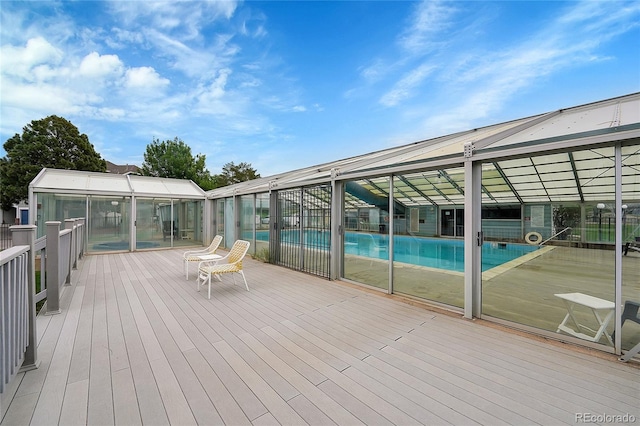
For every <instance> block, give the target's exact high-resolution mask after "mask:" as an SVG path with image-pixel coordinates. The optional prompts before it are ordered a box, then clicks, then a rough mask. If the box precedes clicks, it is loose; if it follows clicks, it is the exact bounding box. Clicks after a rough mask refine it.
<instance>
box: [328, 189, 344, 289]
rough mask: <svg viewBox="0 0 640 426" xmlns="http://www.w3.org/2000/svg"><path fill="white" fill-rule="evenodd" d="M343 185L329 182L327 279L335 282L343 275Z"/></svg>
mask: <svg viewBox="0 0 640 426" xmlns="http://www.w3.org/2000/svg"><path fill="white" fill-rule="evenodd" d="M343 191H344V185H343V183H342V181H336V180H332V181H331V247H330V248H329V250H330V251H329V253H330V256H329V259H330V262H331V264H330V266H329V279H330V280H337V279H339V278H340V277H342V275H343V265H344V261H343V259H344V244H343V241H344V213H343V209H344V192H343Z"/></svg>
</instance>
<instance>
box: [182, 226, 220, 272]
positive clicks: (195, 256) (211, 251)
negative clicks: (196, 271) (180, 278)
mask: <svg viewBox="0 0 640 426" xmlns="http://www.w3.org/2000/svg"><path fill="white" fill-rule="evenodd" d="M221 242H222V236H220V235H216V236H215V237H213V241H211V244H210V245H209V247H207V248H206V249H199V250H189V251H185V252H184V254H183V255H182V263H183V264H184V275H185V277H186V279H187V280H188V279H189V262H202V261H203V260H220V259H222V256H220V255H217V254H216V250H218V247H220V243H221Z"/></svg>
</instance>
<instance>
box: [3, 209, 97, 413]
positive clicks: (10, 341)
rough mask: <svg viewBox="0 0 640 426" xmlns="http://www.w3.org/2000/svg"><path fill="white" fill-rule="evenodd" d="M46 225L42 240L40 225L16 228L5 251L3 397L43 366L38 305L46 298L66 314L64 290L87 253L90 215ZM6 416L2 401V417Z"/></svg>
mask: <svg viewBox="0 0 640 426" xmlns="http://www.w3.org/2000/svg"><path fill="white" fill-rule="evenodd" d="M46 225H47V235H46V236H45V237H42V238H38V239H36V238H35V237H36V226H35V225H22V226H20V225H18V226H12V227H11V231H12V238H13V244H14V246H13V247H12V248H9V249H7V250H3V251H0V396H2V394H3V393H4V391H5V390H6V389H7V385H9V384H10V383H11V380H12V379H13V378H14V377H15V375H16V374H17V373H18V372H19V371H21V370H29V369H33V368H37V367H38V357H37V342H36V335H37V334H36V329H35V325H36V321H35V317H36V303H38V302H39V301H41V300H44V299H46V304H45V307H46V313H47V314H52V313H58V312H60V296H61V294H62V290H63V288H64V286H65V284H66V285H69V284H70V283H71V270H72V269H73V268H74V267H75V266H76V262H77V261H78V259H80V258H81V257H82V256H83V254H84V246H85V245H84V241H85V221H84V219H68V220H66V221H65V228H66V229H63V230H60V222H47V224H46ZM36 256H39V259H40V268H39V270H40V286H41V289H40V291H38V292H37V293H36V267H37V266H36V265H37V262H36ZM0 401H1V398H0ZM3 414H4V412H3V409H2V406H1V404H0V419H2V416H3Z"/></svg>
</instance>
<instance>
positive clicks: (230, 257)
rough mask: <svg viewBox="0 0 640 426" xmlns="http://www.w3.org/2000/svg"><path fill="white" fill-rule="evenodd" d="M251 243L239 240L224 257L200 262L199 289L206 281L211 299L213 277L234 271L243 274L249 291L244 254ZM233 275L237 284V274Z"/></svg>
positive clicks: (208, 296)
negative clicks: (243, 265)
mask: <svg viewBox="0 0 640 426" xmlns="http://www.w3.org/2000/svg"><path fill="white" fill-rule="evenodd" d="M249 245H250V243H249V241H244V240H237V241H236V242H235V243H233V247H231V251H229V254H227V255H226V256H225V257H223V258H222V259H219V260H210V261H204V262H200V263H199V264H198V291H200V286H201V285H205V283H206V284H207V286H208V287H209V291H208V295H207V298H208V299H211V277H213V276H215V277H219V276H220V275H222V274H232V273H238V274H240V275H242V279H243V281H244V286H245V287H246V289H247V291H249V285H248V284H247V279H246V278H245V276H244V272H243V271H242V259H244V256H245V255H246V254H247V251H248V250H249ZM232 277H233V283H234V284H235V282H236V279H235V276H233V275H232Z"/></svg>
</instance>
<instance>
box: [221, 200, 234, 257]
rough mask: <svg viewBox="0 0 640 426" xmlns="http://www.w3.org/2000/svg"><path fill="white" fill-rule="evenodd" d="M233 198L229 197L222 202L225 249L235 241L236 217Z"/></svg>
mask: <svg viewBox="0 0 640 426" xmlns="http://www.w3.org/2000/svg"><path fill="white" fill-rule="evenodd" d="M234 202H235V198H233V197H229V198H227V199H225V202H224V215H225V217H226V218H227V220H226V221H225V222H224V245H225V247H231V246H233V243H234V242H235V241H236V239H237V238H236V230H235V225H236V215H235V206H234Z"/></svg>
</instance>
